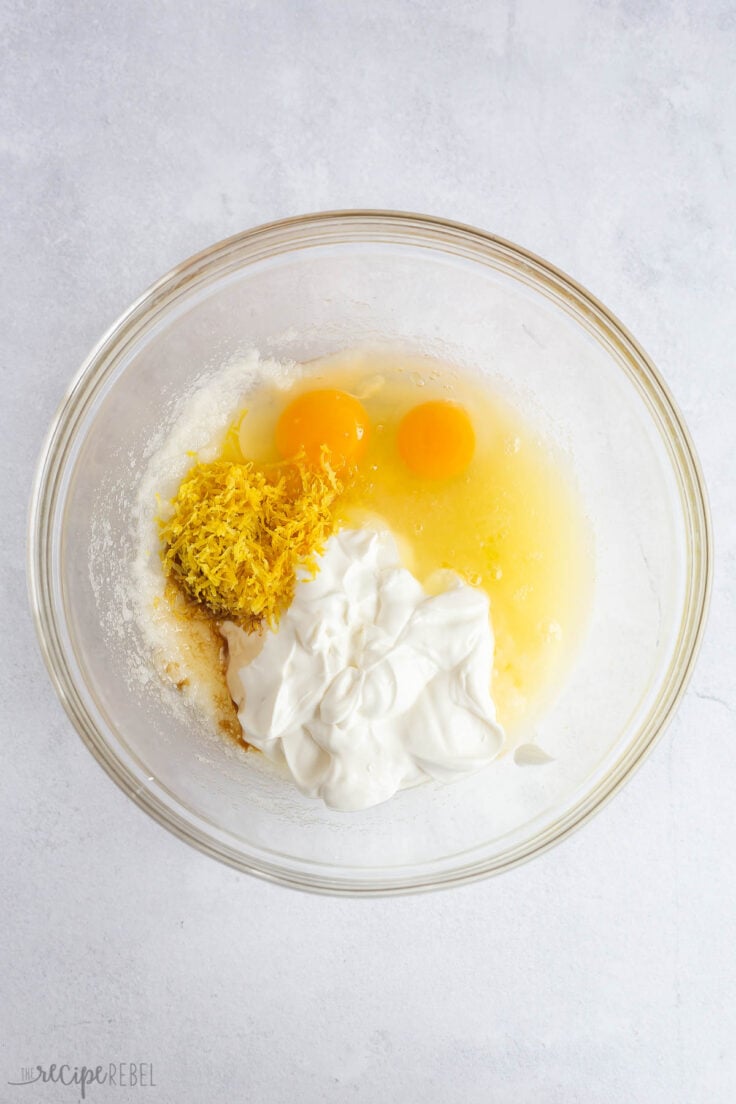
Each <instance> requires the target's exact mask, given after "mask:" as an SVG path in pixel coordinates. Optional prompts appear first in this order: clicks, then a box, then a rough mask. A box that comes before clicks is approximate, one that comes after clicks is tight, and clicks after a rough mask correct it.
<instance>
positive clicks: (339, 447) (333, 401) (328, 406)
mask: <svg viewBox="0 0 736 1104" xmlns="http://www.w3.org/2000/svg"><path fill="white" fill-rule="evenodd" d="M368 434H369V421H368V415H367V414H366V412H365V408H364V406H363V404H362V403H361V402H360V401H359V400H358V399H356V398H355V397H354V396H353V395H348V394H347V392H345V391H336V390H333V389H331V388H330V389H327V390H323V391H306V392H305V393H304V394H303V395H299V396H298V398H296V399H294V400H293V401H292V402H290V403H289V405H288V406H287V407H285V409H284V410H283V412H282V414H281V417H280V418H279V420H278V423H277V425H276V447H277V449H278V450H279V452H280V453H281V455H282V456H283V457H284V458H285V459H290V458H292V457H294V456H297V455H298V454H299V453H301V452H303V453H304V455H305V456H306V458H307V460H308V461H309V462H310V463H312V464H319V463H320V461H321V459H322V451H323V449H327V450H328V452H329V457H330V460H331V462H332V463H333V464H335V465H336V466H338V467H344V466H346V465H347V464H352V463H355V462H356V461H357V460H359V459H360V457H361V455H362V454H363V452H364V451H365V448H366V445H367V444H368Z"/></svg>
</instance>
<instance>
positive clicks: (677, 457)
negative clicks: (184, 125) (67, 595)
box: [27, 208, 713, 897]
mask: <svg viewBox="0 0 736 1104" xmlns="http://www.w3.org/2000/svg"><path fill="white" fill-rule="evenodd" d="M361 227H362V230H363V237H361V236H360V235H359V231H360V229H361ZM379 228H383V229H384V230H385V231H388V230H389V229H392V230H393V231H394V232H395V233H397V234H398V236H399V239H401V240H403V241H405V242H406V243H407V244H409V245H411V244H414V245H418V244H421V242H419V241H414V242H412V231H415V232H416V233H417V235H419V234H423V235H425V237H426V239H427V240H429V239H431V241H432V244H433V245H434V247H435V248H437V249H439V250H440V251H442V252H445V253H450V254H451V253H453V252H458V251H460V252H462V253H464V255H468V256H470V255H472V259H473V260H475V261H476V262H478V263H483V261H484V259H485V261H486V263H490V257H492V256H496V257H498V255H499V254H501V255H506V256H507V257H509V258H511V259H513V260H514V261H516V262H517V264H519V265H520V269H521V271H523V270H525V269H528V270H529V274H530V275H529V282H530V283H532V284H533V285H534V286H535V288H536V290H537V291H540V290H541V289H540V287H539V283H538V281H539V280H540V278H542V279H546V280H547V281H548V282H549V284H550V286H551V287H554V288H555V289H556V290H557V292H558V293H560V292H561V293H563V294H565V293H566V294H568V295H569V296H570V297H571V302H574V303H575V306H576V309H578V310H579V311H580V312H581V318H580V319H579V321H581V320H582V319H583V318H584V316H586V315H589V318H590V324H591V326H592V327H593V328H594V330H595V332H596V336H597V338H598V340H600V339H601V335H603V336H604V337H605V338H606V340H607V341H609V342H611V343H612V344H613V345H614V346H615V347H618V348H619V350H623V353H624V355H625V359H626V360H627V361H628V363H629V365H630V367H629V376H630V379H631V382H633V383H634V384H636V385H637V387H638V389H639V393H640V398H642V399H643V400H644V401H645V403H646V405H647V406H648V407H649V414H650V415H651V416H652V417H653V418H654V419H655V423H656V422H657V421H660V422H661V423H662V424H661V425H657V428H658V430H659V432H660V435H661V436H662V438H663V440H664V442H665V444H666V445H667V447H668V451H669V454H670V460H671V462H672V465H673V468H674V472H675V475H676V476H677V482H678V488H679V490H680V497H681V504H682V507H683V512H684V516H685V519H686V520H687V521H689V525H690V527H689V531H688V536H689V548H688V551H689V555H688V562H687V565H686V567H687V580H686V582H687V584H688V585H687V590H686V601H685V602H684V604H683V616H682V621H681V625H680V633H679V638H678V642H677V646H676V648H675V650H674V652H673V656H672V658H671V661H670V664H669V667H668V669H667V671H666V672H665V674H664V675H663V676H662V680H661V686H660V687H659V692H658V694H657V696H656V699H655V700H654V701H653V702H652V704H651V705H650V707H649V709H648V711H647V715H646V717H645V718H644V719H643V721H642V723H641V724H640V726H639V728H638V731H637V732H635V733H634V734H633V735H632V738H631V740H630V742H629V744H628V745H627V747H626V750H625V752H624V753H623V754H622V755H621V756H620V757H619V759H618V761H617V762H616V764H615V765H614V768H613V769H612V770H611V771H610V772H607V773H606V775H605V776H604V778H603V779H601V780H600V781H599V782H598V783H597V784H596V785H595V786H594V787H593V788H592V789H591V790H590V791H589V792H588V793H587V794H586V795H584V797H583V798H582V799H581V800H580V801H578V802H577V803H575V804H574V805H573V806H572V808H571V809H569V810H568V811H567V812H566V813H565V814H564V815H563V816H562V817H560V818H559V819H558V820H556V821H555V822H554V823H553V824H552V825H550V826H548V828H547V829H546V830H545V832H544V833H543V834H542V836H541V838H539V839H537V838H536V837H534V838H532V839H530V840H528V841H526V842H524V843H522V844H521V845H519V846H517V847H516V848H515V849H512V850H511V851H510V852H509V853H505V854H504V855H502V856H500V857H496V858H495V859H490V860H483V861H480V862H477V863H471V864H469V865H466V866H464V867H460V868H458V869H456V870H449V871H443V872H441V873H439V874H427V875H418V876H411V877H408V878H405V879H404V880H400V879H397V878H396V877H393V878H390V877H389V878H385V879H384V880H381V879H373V878H372V877H365V875H363V876H362V877H352V876H351V877H349V878H343V877H339V878H336V877H330V876H326V875H324V874H321V873H316V874H315V873H310V872H307V871H305V870H304V869H303V868H302V869H301V870H297V871H293V870H288V869H285V868H284V867H282V866H280V865H278V864H274V863H271V862H267V861H262V860H261V859H260V858H255V857H248V856H244V855H243V854H241V853H240V852H239V851H237V850H236V849H235V848H233V847H230V846H227V845H225V844H223V843H221V842H219V841H217V840H215V839H214V838H213V836H212V835H211V834H210V835H209V836H208V835H207V834H206V832H204V831H202V830H200V829H199V828H198V827H197V826H196V825H194V824H192V823H191V822H190V821H188V820H187V819H186V818H185V817H184V816H182V815H179V814H178V813H176V812H174V811H172V809H171V808H170V807H169V806H168V805H167V804H165V803H164V802H163V801H162V800H161V799H160V798H159V797H158V796H157V793H156V792H155V790H154V789H153V788H142V787H141V784H140V781H139V780H138V779H137V778H135V777H134V775H133V774H132V772H131V771H130V769H129V768H128V767H127V766H126V764H124V763H123V762H122V761H121V760H120V758H119V757H118V756H117V755H116V754H115V753H114V752H113V751H112V750H111V748H110V746H109V745H108V744H107V742H106V741H105V740H104V738H103V737H102V736H101V734H100V732H99V729H98V728H97V726H96V724H95V722H94V719H93V717H92V716H91V715H90V712H89V710H88V708H87V707H86V705H85V703H84V701H83V700H82V697H81V695H80V693H79V691H78V688H77V686H76V685H75V682H74V679H73V678H72V676H71V673H70V670H69V667H68V663H67V660H66V655H65V647H64V639H63V636H64V634H63V631H61V627H60V625H59V618H58V616H57V612H56V609H55V603H54V596H53V593H52V577H51V562H50V559H49V552H50V548H49V546H50V541H49V539H48V537H49V528H50V521H51V519H52V515H53V509H54V503H55V501H56V497H57V494H58V491H59V482H60V474H61V472H62V471H63V461H64V457H65V454H66V452H67V451H68V449H69V448H70V447H71V445H72V444H73V442H74V440H75V428H76V426H77V425H78V424H79V423H80V422H81V421H82V417H83V414H84V411H85V409H86V408H87V406H88V404H89V402H91V401H92V398H93V397H94V395H95V394H97V392H98V391H99V389H100V387H101V386H102V384H103V383H104V380H105V378H106V375H107V372H108V371H110V370H111V369H112V367H113V363H112V362H113V360H114V357H115V354H116V350H119V349H120V347H121V344H122V343H124V342H128V341H130V340H131V339H132V338H133V336H134V335H135V333H136V332H137V330H138V329H139V328H143V327H144V326H145V324H146V318H147V317H148V318H149V319H150V315H151V314H152V312H157V311H159V310H162V309H164V308H165V307H168V306H169V305H170V304H171V302H172V300H173V299H175V298H177V297H178V296H179V295H180V294H184V293H185V292H186V290H187V289H188V288H189V287H190V285H192V284H198V283H201V282H203V281H204V280H205V279H206V277H207V275H208V274H210V275H211V274H212V273H213V272H214V273H215V274H220V275H221V274H222V271H223V268H222V261H223V260H224V259H226V258H227V257H228V256H230V255H231V254H232V253H233V252H234V251H239V254H238V258H237V259H236V260H237V263H233V264H232V265H231V267H232V268H235V267H242V263H243V260H244V259H245V260H246V263H253V262H254V261H257V260H259V259H265V257H268V256H273V255H275V253H278V252H280V253H283V252H292V251H294V250H295V248H297V247H299V246H301V247H302V248H304V247H310V246H315V245H319V244H328V243H342V244H349V243H350V242H358V241H361V240H367V241H370V240H375V231H376V230H377V229H379ZM351 230H352V233H351ZM371 232H372V233H371ZM425 244H426V242H425ZM451 247H452V248H451ZM259 249H260V253H259ZM248 251H250V255H249V252H248ZM484 254H485V257H484ZM712 576H713V540H712V523H711V518H710V509H709V505H708V498H707V492H706V489H705V482H704V478H703V473H702V470H701V466H700V462H699V459H698V456H697V453H696V451H695V448H694V445H693V442H692V439H691V436H690V433H689V430H688V429H687V426H686V425H685V422H684V419H683V418H682V415H681V413H680V411H679V409H678V407H677V404H676V403H675V401H674V398H673V396H672V394H671V392H670V391H669V388H668V387H667V385H666V384H665V383H664V381H663V379H662V377H661V375H660V373H659V371H658V370H657V368H656V367H655V366H654V364H653V363H652V361H651V359H650V358H649V356H648V355H647V354H646V352H645V351H644V350H643V349H642V347H641V346H640V345H639V343H638V342H637V341H636V339H635V338H634V337H633V335H632V334H631V333H630V332H629V330H628V329H627V328H626V327H625V326H624V325H623V324H622V323H621V322H620V321H619V319H618V318H617V317H616V316H615V315H614V314H613V313H612V312H611V311H610V310H608V308H607V307H605V306H604V305H603V304H602V303H601V302H600V300H598V299H597V298H596V296H594V295H593V294H592V293H591V292H589V291H588V290H587V288H585V287H584V286H583V285H582V284H580V283H578V282H577V281H576V280H574V279H572V278H571V277H570V276H568V275H567V274H566V273H564V272H563V271H562V270H561V269H559V268H557V267H556V266H555V265H552V264H550V263H549V262H548V261H546V260H544V259H543V258H541V257H539V256H538V255H537V254H535V253H533V252H531V251H530V250H528V249H526V248H524V247H521V246H518V245H516V244H514V243H513V242H510V241H509V240H507V239H505V238H502V237H499V236H497V235H495V234H491V233H489V232H487V231H484V230H481V229H478V228H477V227H474V226H471V225H468V224H466V223H462V222H456V221H454V220H451V219H445V218H441V217H438V216H433V215H420V214H415V213H413V212H409V211H392V210H381V209H371V208H365V209H347V210H331V211H318V212H313V213H310V214H305V215H295V216H291V217H289V218H284V219H279V220H276V221H273V222H267V223H263V224H260V225H258V226H255V227H252V228H250V229H248V230H244V231H242V232H240V233H238V234H234V235H232V236H230V237H228V238H225V239H223V240H221V241H219V242H215V243H214V244H212V245H210V246H208V247H207V248H206V249H203V250H201V251H200V252H198V253H195V254H194V255H192V256H191V257H189V258H188V259H186V260H184V261H183V262H181V263H180V264H178V265H176V266H175V267H174V268H172V269H171V270H170V271H169V272H168V273H166V274H165V275H164V276H162V277H161V278H160V279H158V280H156V281H155V282H154V283H153V284H152V285H151V286H150V287H149V288H148V289H147V290H146V291H144V292H143V294H142V295H140V296H139V297H138V298H137V299H135V300H134V301H133V303H131V305H130V306H129V307H128V308H127V309H126V310H125V311H124V312H123V313H122V314H121V315H120V316H119V318H118V319H117V320H116V321H115V322H114V323H113V324H112V325H111V326H110V327H109V329H108V330H107V331H106V332H105V333H104V334H103V336H102V337H101V338H100V339H99V341H98V342H97V343H96V345H95V346H94V347H93V348H92V350H91V351H90V353H89V354H88V356H87V357H86V358H85V360H84V361H83V363H82V365H81V367H80V368H79V369H78V371H77V372H76V373H75V375H74V376H73V378H72V380H71V383H70V384H69V386H68V387H67V390H66V392H65V393H64V396H63V398H62V400H61V402H60V403H59V406H58V408H57V411H56V414H55V415H54V417H53V419H52V422H51V425H50V427H49V430H48V432H47V435H46V438H45V441H44V444H43V446H42V448H41V452H40V456H39V460H38V463H37V467H36V473H35V478H34V481H33V486H32V491H31V500H30V508H29V515H28V541H27V583H28V596H29V603H30V607H31V612H32V616H33V621H34V625H35V630H36V635H37V638H38V642H39V646H40V650H41V654H42V657H43V660H44V663H45V665H46V668H47V670H48V673H49V675H50V678H51V681H52V684H53V686H54V689H55V691H56V693H57V696H58V697H59V699H60V701H61V704H62V706H63V708H64V710H65V711H66V713H67V715H68V717H69V719H70V720H71V721H72V724H73V725H74V727H75V729H76V730H77V732H78V734H79V736H80V737H81V739H82V740H83V741H84V743H85V744H86V745H87V747H88V748H89V750H90V751H91V752H92V754H93V755H94V756H95V758H96V759H97V761H98V763H99V764H100V765H101V766H102V767H103V769H105V771H106V772H107V773H108V774H109V775H110V777H111V778H112V779H113V781H115V782H116V783H117V785H118V786H119V787H120V788H121V789H122V790H123V792H124V793H126V794H127V795H128V797H130V798H131V799H132V800H133V801H135V802H136V804H137V805H138V806H139V807H140V808H142V809H143V810H144V811H145V812H147V813H148V814H149V815H150V816H151V817H153V819H154V820H156V821H157V822H158V823H159V824H161V825H162V826H163V827H165V828H167V829H168V830H169V831H171V832H173V833H174V835H176V836H178V837H179V838H180V839H183V840H185V841H186V842H187V843H189V844H190V845H192V846H194V847H196V848H197V849H198V850H200V851H202V852H204V853H205V854H208V855H210V856H212V857H213V858H216V859H218V860H220V861H222V862H224V863H226V864H228V865H229V866H232V867H234V868H236V869H239V870H242V871H244V872H247V873H250V874H253V875H255V876H257V877H260V878H262V879H265V880H267V881H270V882H273V883H278V884H281V885H285V886H290V887H293V888H299V889H302V890H308V891H311V892H316V893H326V894H331V895H339V896H354V897H364V896H393V895H399V894H408V893H416V892H422V891H427V890H431V889H439V888H449V887H450V886H455V885H461V884H465V883H468V882H473V881H477V880H479V879H481V878H484V877H488V876H490V875H492V874H498V873H500V872H502V871H504V870H509V869H512V868H514V867H516V866H518V865H520V864H521V863H523V862H526V861H528V860H529V859H531V858H533V857H535V856H536V855H539V854H543V853H544V852H545V851H547V850H549V849H550V848H551V847H553V846H555V845H556V844H557V843H560V842H561V841H562V840H563V839H566V838H567V837H568V836H569V835H571V834H572V832H574V831H576V830H577V829H578V828H579V827H581V826H582V825H583V824H585V823H586V822H587V821H588V820H589V819H590V818H591V817H592V816H593V815H594V814H595V813H596V812H598V811H599V810H600V809H602V808H603V807H604V806H605V805H606V804H607V802H608V801H610V799H611V798H612V797H613V796H614V794H616V793H617V792H618V791H619V789H621V787H622V786H623V785H624V784H625V782H627V781H628V780H629V778H631V776H632V774H633V773H634V771H635V770H636V769H637V768H638V766H640V764H641V763H642V762H643V761H644V759H645V758H646V756H647V755H648V754H649V752H650V751H651V750H652V748H653V747H654V745H655V744H656V742H657V741H658V740H659V738H660V737H661V736H662V734H663V732H664V731H665V729H666V727H667V725H668V723H669V721H670V720H671V718H672V716H673V714H674V711H675V709H676V708H677V706H678V704H679V702H680V700H681V698H682V696H683V694H684V692H685V690H686V687H687V684H688V682H689V680H690V677H691V675H692V671H693V668H694V665H695V662H696V659H697V655H698V652H699V649H700V645H701V643H702V639H703V634H704V631H705V625H706V620H707V612H708V605H709V600H710V592H711V586H712Z"/></svg>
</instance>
